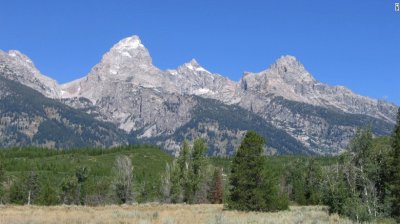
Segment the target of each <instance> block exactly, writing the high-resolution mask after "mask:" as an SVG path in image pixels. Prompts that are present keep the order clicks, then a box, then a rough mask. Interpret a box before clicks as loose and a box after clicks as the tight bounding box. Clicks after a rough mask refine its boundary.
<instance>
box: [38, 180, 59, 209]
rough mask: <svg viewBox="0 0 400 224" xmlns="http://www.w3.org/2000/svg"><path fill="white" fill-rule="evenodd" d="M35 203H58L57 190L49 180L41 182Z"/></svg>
mask: <svg viewBox="0 0 400 224" xmlns="http://www.w3.org/2000/svg"><path fill="white" fill-rule="evenodd" d="M37 203H38V204H39V205H56V204H58V203H59V198H58V194H57V190H56V189H55V188H54V186H53V185H52V183H51V182H50V181H49V180H47V181H45V182H44V183H42V184H41V187H40V192H39V194H38V198H37Z"/></svg>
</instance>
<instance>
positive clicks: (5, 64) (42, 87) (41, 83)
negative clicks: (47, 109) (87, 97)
mask: <svg viewBox="0 0 400 224" xmlns="http://www.w3.org/2000/svg"><path fill="white" fill-rule="evenodd" d="M10 71H12V72H10ZM0 74H1V75H2V76H4V77H6V78H7V79H11V80H15V81H17V82H19V83H21V84H24V85H26V86H29V87H31V88H33V89H35V90H37V91H39V92H40V93H42V94H43V95H45V96H47V97H51V98H59V97H60V93H61V88H60V86H59V85H58V83H57V82H56V81H55V80H53V79H51V78H49V77H47V76H44V75H42V74H41V73H40V72H39V70H38V69H37V68H36V67H35V65H34V64H33V62H32V60H31V59H29V58H28V57H27V56H26V55H24V54H22V53H21V52H19V51H16V50H11V51H8V52H4V51H1V50H0Z"/></svg>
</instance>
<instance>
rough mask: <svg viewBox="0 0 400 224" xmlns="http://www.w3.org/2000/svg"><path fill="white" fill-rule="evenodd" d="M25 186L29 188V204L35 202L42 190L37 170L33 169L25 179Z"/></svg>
mask: <svg viewBox="0 0 400 224" xmlns="http://www.w3.org/2000/svg"><path fill="white" fill-rule="evenodd" d="M25 186H26V188H27V193H28V195H27V198H28V199H27V204H28V205H30V204H31V203H34V202H35V199H36V197H37V196H38V193H39V191H40V186H39V178H38V175H37V174H36V172H34V171H31V172H30V173H29V175H28V177H27V178H26V180H25Z"/></svg>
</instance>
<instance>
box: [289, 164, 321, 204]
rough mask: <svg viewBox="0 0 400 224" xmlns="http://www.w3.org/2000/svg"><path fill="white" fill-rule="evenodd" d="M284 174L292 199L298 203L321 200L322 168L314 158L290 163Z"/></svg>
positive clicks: (316, 202) (310, 202)
mask: <svg viewBox="0 0 400 224" xmlns="http://www.w3.org/2000/svg"><path fill="white" fill-rule="evenodd" d="M287 172H288V173H287V174H286V188H287V189H288V193H289V197H290V199H291V200H292V201H295V202H296V203H298V204H300V205H317V204H319V203H320V202H321V194H322V191H321V190H322V189H321V187H322V185H321V184H322V182H323V177H322V168H321V166H320V165H319V163H318V162H317V161H316V159H315V158H310V159H298V160H296V161H295V162H294V163H292V164H290V165H289V167H288V170H287Z"/></svg>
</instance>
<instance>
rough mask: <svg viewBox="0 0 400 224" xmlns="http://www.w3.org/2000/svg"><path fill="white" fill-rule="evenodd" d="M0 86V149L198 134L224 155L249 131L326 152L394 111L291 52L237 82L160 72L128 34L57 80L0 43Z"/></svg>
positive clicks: (196, 71)
mask: <svg viewBox="0 0 400 224" xmlns="http://www.w3.org/2000/svg"><path fill="white" fill-rule="evenodd" d="M0 86H1V89H0V94H1V96H0V124H1V127H0V139H1V140H0V146H2V147H11V146H23V145H39V146H47V147H60V148H69V147H83V146H102V147H109V146H112V145H119V144H129V143H131V144H132V143H149V144H156V145H158V146H160V147H162V148H163V149H165V150H167V151H169V152H170V153H172V154H176V153H177V152H178V151H179V147H180V144H181V142H182V141H183V139H189V140H191V139H194V138H197V137H201V138H204V139H205V140H206V141H207V143H208V148H209V154H210V155H231V154H232V153H233V152H234V150H235V148H236V147H237V146H238V144H239V143H240V140H241V139H242V138H243V136H244V134H245V132H246V131H247V130H250V129H251V130H255V131H257V132H259V133H260V134H262V135H263V136H264V137H265V138H266V139H267V144H266V146H265V151H266V153H268V154H318V155H331V154H338V153H340V152H342V151H343V150H345V148H346V146H347V144H348V143H349V140H350V139H351V137H352V136H353V135H354V134H355V132H356V130H357V128H360V127H369V128H371V130H372V131H373V133H374V134H375V135H388V134H390V133H391V131H392V128H393V127H394V124H395V116H396V112H397V106H396V105H395V104H392V103H389V102H386V101H384V100H377V99H371V98H368V97H365V96H361V95H358V94H355V93H353V92H352V91H351V90H349V89H347V88H346V87H343V86H330V85H328V84H324V83H321V82H319V81H318V80H316V79H315V78H314V77H313V76H312V75H311V74H310V73H309V72H308V71H307V70H306V68H305V67H304V65H302V64H301V63H300V62H299V60H297V59H296V58H295V57H293V56H282V57H280V58H279V59H277V61H276V62H275V63H273V64H272V65H271V66H269V67H268V68H267V69H266V70H264V71H261V72H259V73H250V72H246V73H245V74H244V75H243V77H242V78H241V80H240V81H239V82H235V81H233V80H230V79H229V78H227V77H226V76H222V75H219V74H215V73H212V72H210V71H208V70H207V69H205V68H204V67H202V66H201V65H200V64H199V63H198V62H197V61H196V60H195V59H193V60H191V61H189V62H187V63H184V64H183V65H181V66H179V67H178V68H176V69H169V70H162V69H159V68H157V67H156V66H154V65H153V63H152V59H151V56H150V53H149V51H148V50H147V49H146V48H145V46H144V45H143V44H142V43H141V40H140V39H139V37H138V36H132V37H128V38H125V39H123V40H121V41H119V42H118V43H116V44H115V45H114V46H112V48H111V49H110V50H109V51H108V52H106V53H105V54H104V55H103V58H102V60H101V61H100V62H99V63H98V64H97V65H95V66H94V67H93V68H92V69H91V71H90V72H89V74H87V75H86V76H84V77H82V78H80V79H78V80H75V81H72V82H69V83H65V84H58V83H57V81H55V80H53V79H51V78H49V77H47V76H44V75H43V74H41V72H40V71H39V70H38V69H37V68H36V67H35V65H34V63H33V62H32V60H31V59H29V58H28V57H27V56H26V55H24V54H22V53H20V52H19V51H16V50H10V51H8V52H5V51H0ZM31 99H32V100H31Z"/></svg>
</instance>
